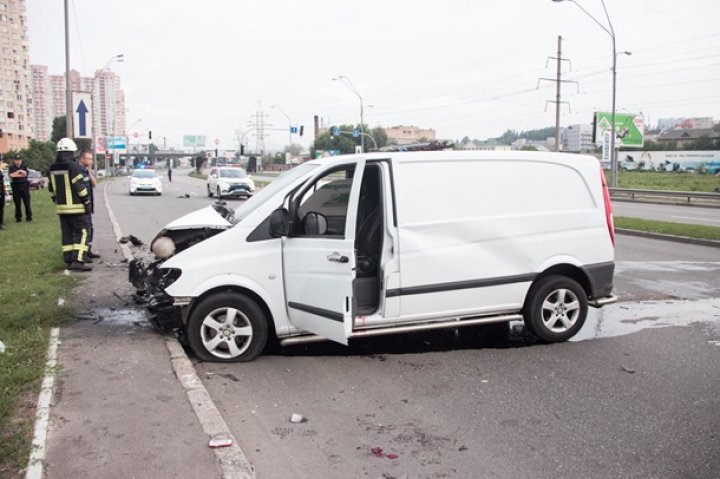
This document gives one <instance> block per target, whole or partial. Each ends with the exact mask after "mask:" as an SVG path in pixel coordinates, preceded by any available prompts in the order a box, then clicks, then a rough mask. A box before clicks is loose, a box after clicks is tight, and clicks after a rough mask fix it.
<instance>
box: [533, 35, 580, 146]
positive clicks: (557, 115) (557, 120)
mask: <svg viewBox="0 0 720 479" xmlns="http://www.w3.org/2000/svg"><path fill="white" fill-rule="evenodd" d="M550 60H556V61H557V74H556V77H555V79H552V78H538V85H537V87H538V88H540V82H541V81H542V80H545V81H552V82H555V101H552V100H548V101H546V102H545V111H547V104H548V103H555V151H560V104H561V103H566V104H567V105H568V109H570V103H569V102H566V101H560V97H561V94H560V84H561V83H562V82H567V83H575V84H577V82H576V81H572V80H563V79H562V62H564V61H565V62H568V63H569V62H570V60H568V59H566V58H563V57H562V36H561V35H558V46H557V56H556V57H548V58H547V60H546V61H545V68H547V67H548V63H549V61H550Z"/></svg>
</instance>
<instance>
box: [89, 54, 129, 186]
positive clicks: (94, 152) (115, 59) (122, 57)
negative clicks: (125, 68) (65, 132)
mask: <svg viewBox="0 0 720 479" xmlns="http://www.w3.org/2000/svg"><path fill="white" fill-rule="evenodd" d="M123 61H125V55H123V54H122V53H120V54H118V55H114V56H112V57H110V60H108V62H107V63H106V64H105V66H104V67H102V69H100V70H98V71H97V72H95V76H93V79H92V87H91V91H90V99H91V100H92V102H93V110H95V106H96V105H98V104H99V102H96V101H95V81H96V80H97V77H98V76H99V75H100V74H101V73H102V72H104V71H105V70H107V68H108V67H109V66H110V65H111V64H112V63H113V62H123ZM95 120H96V119H95V116H94V112H93V121H92V125H91V130H92V133H91V134H92V140H91V143H92V158H93V161H95V159H96V158H95V157H96V156H97V138H96V136H95V135H96V133H97V132H96V131H95ZM111 133H112V135H113V136H115V132H114V131H113V132H111ZM105 148H106V149H107V145H106V146H105ZM106 155H107V150H106ZM105 163H107V162H105ZM98 165H99V163H98ZM105 169H107V164H105ZM106 174H107V172H106Z"/></svg>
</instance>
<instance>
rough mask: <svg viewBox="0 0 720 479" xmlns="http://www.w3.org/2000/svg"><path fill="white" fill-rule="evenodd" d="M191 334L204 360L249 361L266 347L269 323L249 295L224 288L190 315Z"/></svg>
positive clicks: (194, 345)
mask: <svg viewBox="0 0 720 479" xmlns="http://www.w3.org/2000/svg"><path fill="white" fill-rule="evenodd" d="M187 329H188V330H187V336H188V342H189V343H190V347H191V348H192V350H193V352H194V353H195V355H196V356H197V357H198V358H199V359H202V360H203V361H214V362H223V363H230V362H246V361H252V360H253V359H255V358H256V357H257V356H258V355H259V354H260V353H261V352H262V350H263V348H264V347H265V344H266V343H267V337H268V323H267V318H266V317H265V314H264V313H263V311H262V309H260V307H259V306H258V305H257V303H255V301H253V300H252V299H250V298H248V297H247V296H245V295H242V294H238V293H232V292H224V293H218V294H214V295H212V296H209V297H207V298H206V299H204V300H203V301H202V302H201V303H200V304H198V306H197V307H196V308H194V310H193V312H192V313H191V315H190V319H189V321H188V325H187Z"/></svg>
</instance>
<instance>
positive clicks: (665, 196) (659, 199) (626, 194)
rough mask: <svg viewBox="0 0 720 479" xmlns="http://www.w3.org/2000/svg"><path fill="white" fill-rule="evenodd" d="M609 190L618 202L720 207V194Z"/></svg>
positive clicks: (627, 189)
mask: <svg viewBox="0 0 720 479" xmlns="http://www.w3.org/2000/svg"><path fill="white" fill-rule="evenodd" d="M609 190H610V197H611V198H613V199H616V200H629V201H638V202H646V203H674V204H688V205H697V206H715V207H720V193H707V192H699V191H663V190H636V189H631V188H609Z"/></svg>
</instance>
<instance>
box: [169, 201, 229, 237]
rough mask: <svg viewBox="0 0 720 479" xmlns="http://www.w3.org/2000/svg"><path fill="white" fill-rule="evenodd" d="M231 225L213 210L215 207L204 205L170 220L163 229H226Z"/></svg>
mask: <svg viewBox="0 0 720 479" xmlns="http://www.w3.org/2000/svg"><path fill="white" fill-rule="evenodd" d="M231 226H232V224H231V223H230V222H229V221H227V220H226V219H225V218H223V217H222V216H221V215H220V214H219V213H218V212H217V211H215V208H213V207H212V206H206V207H205V208H202V209H199V210H196V211H193V212H192V213H188V214H186V215H185V216H181V217H180V218H177V219H175V220H173V221H171V222H170V223H168V224H167V225H166V226H165V228H164V229H165V230H167V231H172V230H182V229H194V228H214V229H228V228H230V227H231Z"/></svg>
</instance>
